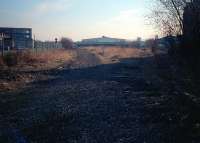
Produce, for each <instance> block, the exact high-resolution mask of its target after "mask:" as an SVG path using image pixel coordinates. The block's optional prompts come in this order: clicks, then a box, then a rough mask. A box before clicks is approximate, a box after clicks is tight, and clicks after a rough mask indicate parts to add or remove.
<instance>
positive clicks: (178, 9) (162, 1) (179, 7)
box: [151, 0, 187, 35]
mask: <svg viewBox="0 0 200 143" xmlns="http://www.w3.org/2000/svg"><path fill="white" fill-rule="evenodd" d="M155 3H156V4H155V7H154V8H153V10H152V14H151V19H153V22H154V23H155V24H156V26H157V27H158V28H160V30H161V31H162V33H163V34H164V35H182V34H183V13H184V8H185V6H186V4H187V0H155Z"/></svg>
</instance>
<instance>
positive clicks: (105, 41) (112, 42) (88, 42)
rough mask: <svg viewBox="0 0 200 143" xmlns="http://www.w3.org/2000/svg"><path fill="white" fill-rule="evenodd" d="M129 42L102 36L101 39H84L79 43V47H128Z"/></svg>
mask: <svg viewBox="0 0 200 143" xmlns="http://www.w3.org/2000/svg"><path fill="white" fill-rule="evenodd" d="M126 44H127V41H126V40H124V39H117V38H110V37H105V36H102V37H100V38H92V39H83V40H82V41H81V42H77V45H79V46H100V45H105V46H107V45H108V46H123V45H126Z"/></svg>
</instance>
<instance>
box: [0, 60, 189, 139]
mask: <svg viewBox="0 0 200 143" xmlns="http://www.w3.org/2000/svg"><path fill="white" fill-rule="evenodd" d="M165 62H166V61H165ZM167 64H168V63H167V62H166V63H165V66H163V67H159V66H158V65H157V64H156V61H155V57H144V58H132V59H121V61H120V62H119V63H115V64H107V65H98V66H95V67H88V68H81V69H71V70H69V69H65V68H63V69H61V70H59V69H57V70H52V71H40V72H32V74H40V73H42V74H46V75H48V76H49V77H51V78H50V79H49V80H46V81H37V82H35V83H32V84H31V85H29V86H28V88H26V89H24V90H23V91H20V92H18V93H14V94H9V95H8V94H2V95H1V98H2V100H1V102H0V117H1V120H0V128H1V131H0V142H11V143H12V142H17V143H21V142H23V143H28V142H38V143H40V142H41V143H46V142H47V143H49V142H67V143H130V142H134V143H161V142H162V143H169V142H170V143H178V142H182V143H184V142H185V143H186V142H190V141H191V140H190V139H191V137H188V136H181V134H182V133H183V132H181V129H182V128H181V126H180V125H179V121H180V116H179V114H177V112H178V111H177V106H178V105H176V103H177V101H176V100H177V99H176V98H177V95H176V94H175V91H174V90H175V88H174V86H173V84H172V83H171V81H170V80H163V79H162V78H161V77H160V75H165V74H166V73H169V72H170V71H169V65H167ZM160 69H162V70H160ZM160 72H162V73H160Z"/></svg>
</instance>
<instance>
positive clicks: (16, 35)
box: [0, 27, 33, 50]
mask: <svg viewBox="0 0 200 143" xmlns="http://www.w3.org/2000/svg"><path fill="white" fill-rule="evenodd" d="M0 33H3V34H4V35H5V39H4V48H5V50H6V49H14V48H15V49H25V48H32V47H33V41H32V29H31V28H5V27H0ZM0 48H2V47H0Z"/></svg>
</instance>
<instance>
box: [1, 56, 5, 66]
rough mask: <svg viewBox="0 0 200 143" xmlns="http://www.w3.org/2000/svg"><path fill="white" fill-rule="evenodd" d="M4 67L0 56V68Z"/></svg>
mask: <svg viewBox="0 0 200 143" xmlns="http://www.w3.org/2000/svg"><path fill="white" fill-rule="evenodd" d="M2 66H4V61H3V58H2V56H0V67H2Z"/></svg>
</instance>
